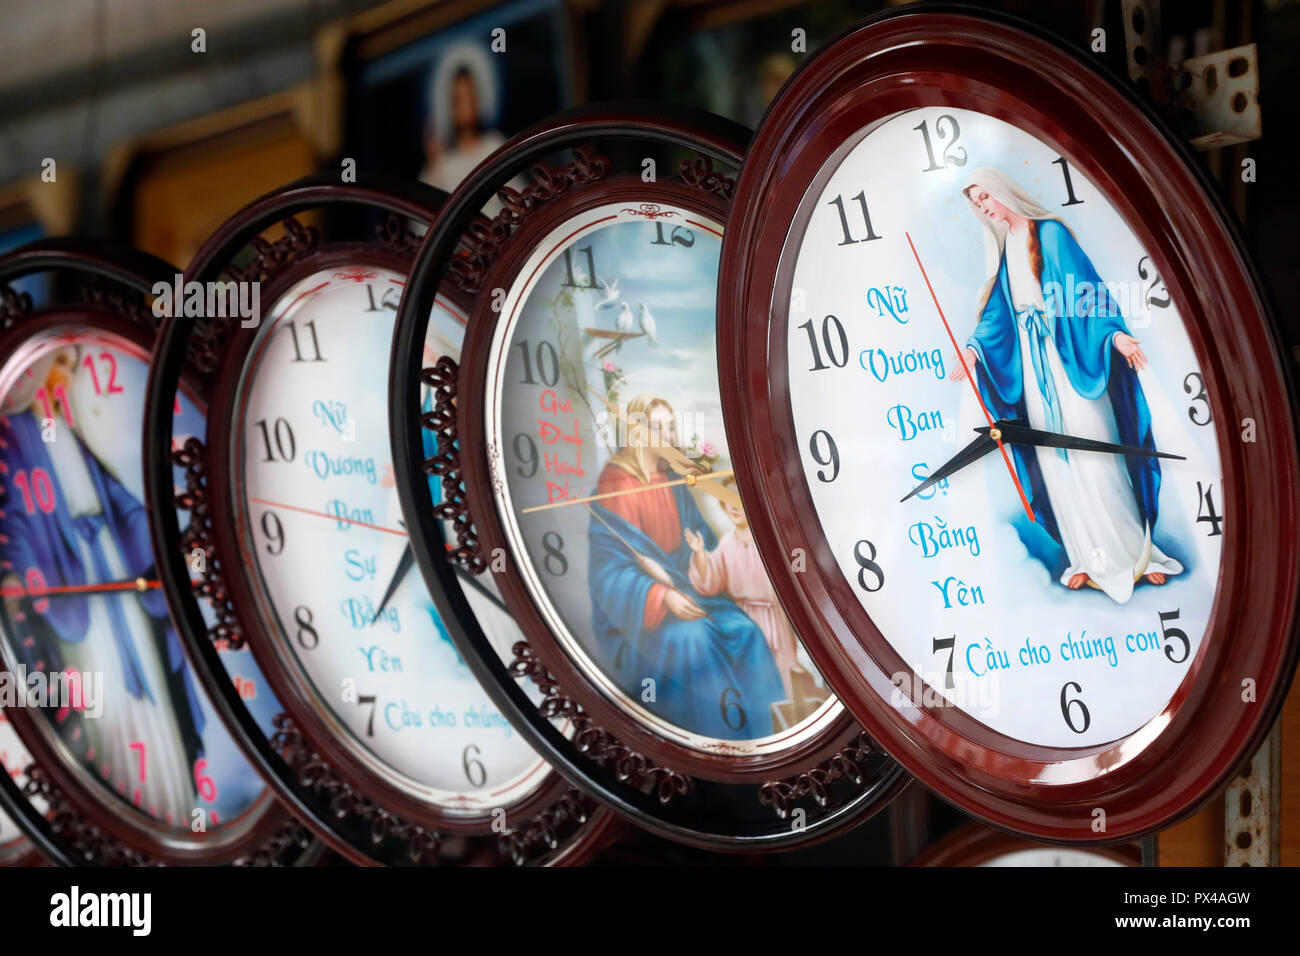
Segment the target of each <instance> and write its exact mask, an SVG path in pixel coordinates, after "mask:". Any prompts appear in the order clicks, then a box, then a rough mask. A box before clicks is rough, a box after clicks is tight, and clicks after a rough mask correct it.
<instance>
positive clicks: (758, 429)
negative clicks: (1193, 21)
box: [718, 9, 1300, 843]
mask: <svg viewBox="0 0 1300 956" xmlns="http://www.w3.org/2000/svg"><path fill="white" fill-rule="evenodd" d="M1084 57H1085V54H1082V53H1076V52H1074V51H1073V50H1071V49H1070V48H1068V47H1066V46H1064V45H1061V44H1059V43H1058V42H1056V41H1054V40H1053V39H1051V38H1049V37H1048V36H1046V35H1044V34H1042V33H1040V32H1038V31H1035V30H1031V29H1029V28H1027V27H1025V26H1022V25H1021V24H1019V23H1018V22H1016V21H1012V20H1009V19H1006V18H1003V17H998V16H993V15H981V14H972V13H963V12H951V11H936V10H932V9H928V10H919V9H918V10H911V9H908V10H903V11H898V12H895V13H894V14H892V15H889V16H883V17H880V18H877V19H873V20H870V21H867V22H866V23H864V24H863V25H862V26H860V27H859V28H857V29H855V30H854V31H852V32H850V33H848V34H846V35H845V36H843V37H841V38H840V39H839V40H836V41H835V42H834V43H832V44H831V45H830V46H828V47H827V48H825V49H824V50H822V51H820V52H819V53H818V54H817V55H816V57H814V58H811V59H810V60H809V61H808V62H807V63H806V64H805V65H804V67H803V68H801V70H800V71H799V72H798V73H796V74H795V76H794V77H793V78H792V79H791V81H790V83H789V85H788V86H787V87H786V88H785V90H784V92H783V93H782V94H781V96H780V97H779V98H778V100H777V101H776V102H775V103H774V104H773V106H772V108H771V110H770V112H769V113H768V115H767V118H766V119H765V120H764V122H763V125H762V127H761V128H760V129H759V130H758V132H757V134H756V136H755V139H754V142H753V144H752V146H751V150H750V152H749V154H748V158H747V160H746V164H745V168H744V171H743V172H742V174H741V177H740V181H739V183H738V184H737V191H736V197H735V200H734V204H735V210H736V212H735V214H734V216H735V218H736V222H735V223H733V225H732V227H731V229H729V230H728V233H727V237H726V239H725V240H724V243H723V254H722V265H721V275H722V280H721V283H720V286H719V300H718V301H719V336H720V337H721V338H722V339H724V340H726V341H730V342H735V343H738V346H737V348H735V349H729V350H725V351H722V352H721V353H720V355H719V365H720V371H721V377H722V397H723V408H724V413H725V419H726V422H727V426H728V428H729V429H730V430H731V432H732V434H734V435H735V436H736V437H735V438H734V441H733V446H732V447H733V449H734V454H735V456H736V472H737V476H738V481H739V485H740V490H741V492H742V493H744V494H745V497H746V501H753V502H757V503H759V505H758V506H756V507H755V508H754V509H753V520H752V526H753V529H754V537H755V540H756V541H757V543H758V547H759V549H760V550H761V552H762V554H763V557H764V559H765V563H766V566H767V569H768V571H769V573H770V574H771V577H772V580H773V582H774V585H775V590H776V592H777V594H778V595H779V596H780V597H781V598H782V600H783V602H784V603H785V606H786V608H787V611H788V612H789V614H790V617H791V620H792V622H793V623H794V626H795V628H796V630H798V631H799V633H800V634H801V635H803V636H804V637H805V640H806V641H807V644H808V647H809V650H810V651H811V652H812V655H813V657H814V660H815V661H816V662H817V664H818V665H819V667H820V668H821V669H822V671H823V672H824V673H825V674H826V676H827V678H828V680H829V681H830V683H831V686H832V687H834V688H835V689H836V690H837V691H838V692H839V693H840V694H841V695H842V699H843V700H844V702H845V706H846V707H848V708H849V709H850V710H851V712H852V713H853V714H854V715H855V716H856V717H857V718H858V719H860V720H861V721H862V722H863V724H864V726H865V727H866V728H867V730H868V732H870V733H871V734H873V736H875V737H876V739H878V740H879V741H880V743H881V745H882V746H883V747H884V748H885V749H886V750H887V751H888V752H889V753H890V754H891V755H893V756H894V757H895V758H896V759H898V760H899V761H900V762H901V763H902V764H903V765H904V766H905V767H907V768H908V769H909V770H910V771H912V772H913V773H915V774H916V775H917V776H918V777H919V778H921V779H922V780H924V781H925V782H926V783H927V784H928V785H929V786H931V787H932V788H933V789H934V790H935V791H937V792H938V793H939V794H941V795H942V796H944V797H945V798H947V799H948V800H950V801H952V802H953V803H955V804H957V805H958V806H959V807H961V808H962V809H964V810H966V811H967V812H969V813H971V814H974V815H975V816H977V817H980V818H982V819H983V820H985V821H987V822H990V823H992V824H995V825H997V826H999V827H1002V828H1005V829H1010V830H1015V831H1019V832H1021V833H1024V834H1027V835H1030V836H1033V837H1035V838H1038V839H1045V840H1053V841H1075V842H1096V843H1100V842H1108V841H1119V840H1126V839H1131V838H1133V837H1135V836H1137V835H1140V834H1143V833H1146V832H1149V831H1152V830H1155V829H1157V828H1159V827H1162V826H1165V825H1167V824H1169V823H1170V822H1172V821H1173V820H1175V819H1178V818H1180V817H1182V816H1183V815H1185V814H1187V813H1190V812H1191V811H1192V810H1193V809H1195V807H1196V806H1197V805H1198V804H1200V803H1201V802H1202V801H1204V800H1205V799H1206V798H1208V797H1209V796H1211V795H1212V794H1213V793H1215V792H1216V791H1217V789H1218V788H1219V787H1221V786H1222V785H1223V784H1224V783H1225V782H1226V780H1227V779H1228V777H1229V775H1230V774H1231V773H1232V772H1233V771H1234V770H1235V768H1236V767H1237V765H1238V764H1239V763H1241V762H1242V761H1243V760H1244V759H1247V758H1248V757H1249V756H1250V755H1251V754H1252V753H1253V752H1254V749H1255V748H1256V747H1258V745H1259V743H1260V741H1261V740H1262V739H1263V737H1264V735H1265V734H1266V733H1267V731H1268V729H1269V727H1270V726H1271V724H1272V722H1273V719H1274V717H1275V716H1276V714H1277V712H1278V708H1279V707H1280V705H1281V702H1282V700H1283V697H1284V695H1285V691H1286V688H1287V684H1288V682H1289V681H1290V679H1291V675H1292V673H1293V671H1294V669H1295V664H1296V650H1297V640H1296V626H1295V625H1296V600H1297V593H1296V580H1297V576H1296V574H1297V568H1296V562H1297V555H1296V554H1295V549H1294V548H1291V547H1289V545H1287V544H1285V542H1288V541H1290V540H1291V539H1292V538H1293V536H1294V533H1295V529H1296V527H1297V508H1298V507H1300V502H1298V501H1297V498H1298V496H1300V483H1298V482H1297V445H1296V429H1295V419H1294V415H1293V412H1292V407H1291V404H1290V401H1291V396H1292V391H1291V388H1292V383H1291V381H1290V378H1289V374H1288V373H1289V369H1288V365H1289V363H1288V362H1287V361H1285V356H1283V355H1282V354H1281V352H1280V350H1279V346H1278V339H1277V337H1276V334H1275V328H1274V324H1273V321H1272V318H1271V316H1270V311H1269V308H1268V305H1267V301H1266V295H1265V292H1264V290H1263V289H1262V287H1261V284H1260V282H1259V280H1258V278H1257V277H1256V274H1255V271H1254V269H1253V268H1252V266H1251V263H1250V260H1249V258H1248V257H1247V255H1246V253H1245V252H1244V250H1243V247H1242V245H1241V242H1240V240H1239V238H1238V235H1237V233H1236V231H1235V229H1234V227H1233V224H1232V223H1231V221H1230V218H1229V216H1228V215H1227V214H1226V212H1225V211H1224V209H1223V207H1222V205H1221V204H1220V202H1219V201H1218V199H1217V198H1216V197H1215V195H1214V194H1213V192H1212V191H1211V190H1210V189H1209V188H1207V186H1206V184H1205V182H1204V181H1203V180H1202V178H1201V176H1200V173H1199V171H1198V168H1197V166H1196V165H1195V163H1194V162H1193V161H1192V160H1191V159H1190V158H1189V156H1188V154H1187V153H1186V151H1185V150H1184V149H1182V148H1181V147H1180V146H1179V144H1178V143H1177V142H1176V141H1175V140H1174V139H1173V138H1172V137H1171V136H1170V135H1169V134H1168V133H1167V132H1166V130H1165V129H1164V127H1162V126H1161V124H1160V123H1159V122H1158V121H1157V120H1156V119H1154V118H1153V117H1152V116H1151V115H1150V114H1149V113H1148V112H1147V111H1146V110H1145V109H1144V108H1143V106H1142V105H1141V104H1140V103H1139V101H1138V100H1137V99H1136V97H1135V96H1133V95H1132V94H1131V93H1130V92H1129V91H1128V90H1126V89H1125V88H1124V87H1123V86H1121V85H1119V84H1118V83H1116V82H1114V81H1112V80H1111V79H1109V78H1108V77H1107V76H1105V75H1103V74H1101V73H1099V72H1097V70H1096V69H1095V67H1094V66H1093V65H1092V64H1091V63H1089V62H1087V61H1086V60H1085V58H1084Z"/></svg>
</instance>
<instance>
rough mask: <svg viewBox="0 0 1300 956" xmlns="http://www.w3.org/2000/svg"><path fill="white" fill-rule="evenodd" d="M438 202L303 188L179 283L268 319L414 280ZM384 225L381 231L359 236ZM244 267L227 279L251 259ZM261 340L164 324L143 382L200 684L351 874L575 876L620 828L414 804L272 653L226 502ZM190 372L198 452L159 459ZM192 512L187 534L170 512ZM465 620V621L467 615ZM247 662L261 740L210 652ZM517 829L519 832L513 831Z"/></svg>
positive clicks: (247, 224) (422, 192) (584, 812)
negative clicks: (327, 292) (232, 447)
mask: <svg viewBox="0 0 1300 956" xmlns="http://www.w3.org/2000/svg"><path fill="white" fill-rule="evenodd" d="M443 198H444V197H443V195H442V194H441V193H439V192H437V191H436V190H432V189H429V188H427V187H424V186H421V185H419V184H418V183H413V184H397V183H387V182H385V183H382V184H381V183H379V182H374V181H371V182H367V183H363V184H341V183H339V182H337V181H336V180H333V179H326V178H323V177H318V178H309V179H304V180H300V181H298V182H296V183H293V184H290V185H288V186H286V187H284V188H282V189H279V190H276V191H275V192H272V193H270V194H268V195H266V196H264V197H262V198H261V199H258V200H256V201H254V202H253V203H251V204H250V205H249V206H247V207H246V208H245V209H244V210H242V211H241V212H240V213H238V214H237V215H235V216H234V217H233V218H232V219H231V220H229V221H228V222H227V223H225V224H224V225H223V226H222V227H221V229H219V230H218V231H217V232H216V234H214V235H213V236H212V237H211V238H210V239H209V240H208V241H207V242H206V243H205V244H204V246H203V248H202V249H201V250H200V251H199V253H198V254H197V255H196V256H195V258H194V261H193V262H192V263H191V265H190V268H189V270H188V271H187V272H186V274H185V281H186V282H190V281H197V282H201V283H202V282H208V281H213V280H216V279H217V278H218V277H219V276H222V275H225V276H228V277H229V278H231V279H234V280H237V281H246V282H259V283H261V286H262V287H261V293H260V300H261V302H262V303H263V304H264V311H265V312H269V311H270V310H271V309H272V308H273V307H274V303H276V302H277V301H278V300H279V299H280V297H281V296H283V295H284V294H285V292H287V291H288V290H289V289H291V288H293V287H294V286H295V285H296V284H297V283H298V282H299V281H301V280H302V279H303V278H304V277H306V276H308V275H312V274H315V273H318V272H320V271H321V270H324V269H329V268H342V267H355V266H365V267H379V268H386V269H391V270H393V271H395V272H398V273H400V274H402V275H405V274H407V273H408V272H409V269H410V266H411V262H412V260H413V258H414V255H415V252H416V249H417V248H418V246H419V242H420V239H419V237H418V236H417V235H416V233H415V232H413V231H412V229H411V227H410V223H412V222H414V223H418V224H423V225H427V224H428V223H430V222H432V221H433V219H434V218H435V217H436V215H437V210H438V208H439V206H440V205H441V203H442V201H443ZM340 210H344V211H347V212H351V213H354V214H359V215H357V216H356V218H357V219H359V220H360V224H356V223H352V224H349V225H347V226H345V227H343V228H342V229H340V230H338V231H340V232H342V233H345V234H346V238H340V237H331V238H326V237H325V236H324V235H323V231H324V230H323V227H319V226H316V225H304V224H303V223H302V222H301V221H300V217H302V215H303V213H321V214H329V213H335V212H338V211H340ZM369 218H375V219H379V220H380V222H379V225H378V226H377V228H372V227H369V226H367V225H366V224H365V222H366V220H367V219H369ZM276 226H280V227H282V228H283V234H282V235H281V236H280V237H279V238H277V239H275V240H274V241H270V240H268V239H266V238H264V237H263V233H265V232H267V231H268V230H271V229H273V228H274V227H276ZM250 247H251V249H252V251H253V256H252V259H251V260H250V261H248V262H245V263H243V264H241V265H236V264H235V263H236V261H237V257H239V256H240V255H241V253H242V252H243V251H244V250H246V249H248V248H250ZM257 333H258V329H256V328H249V329H244V328H242V327H241V325H240V323H239V322H238V321H237V320H236V319H231V318H220V317H214V318H201V319H198V320H195V321H192V322H191V321H186V322H176V323H171V325H170V326H169V328H168V329H167V331H166V333H165V335H164V336H163V337H162V339H161V341H160V343H159V347H158V350H157V352H156V353H155V362H154V367H153V370H152V374H151V376H150V381H149V407H148V412H147V416H146V423H147V425H146V433H147V435H148V436H149V441H148V444H147V455H146V473H147V480H148V487H149V488H150V491H151V494H153V495H155V496H157V497H156V500H159V501H162V500H166V498H167V497H168V496H169V495H170V494H171V492H172V476H171V468H172V465H173V464H177V465H180V466H182V467H184V469H185V474H186V486H185V488H183V489H180V490H179V491H178V493H176V494H175V504H176V508H161V509H156V510H155V513H154V514H153V515H151V519H152V520H153V524H152V530H153V535H154V543H155V548H156V549H157V553H159V554H161V555H163V556H164V557H163V560H162V561H161V562H160V565H159V570H160V577H161V578H162V581H163V584H164V587H165V588H166V589H167V594H168V598H169V600H170V601H172V602H173V608H174V610H175V612H176V613H177V616H178V617H179V618H180V621H181V625H182V626H181V632H182V634H183V637H184V640H185V641H186V642H187V643H188V645H189V647H190V650H191V653H192V654H194V655H195V656H196V657H198V658H200V659H202V660H203V661H204V664H205V668H204V673H203V678H204V683H205V686H206V687H207V689H208V692H209V693H210V694H211V695H212V696H213V698H214V700H215V701H216V702H217V705H218V708H219V710H220V711H221V715H222V717H223V719H225V721H226V722H227V724H228V725H230V727H231V730H232V732H234V733H237V735H238V736H239V738H240V740H241V743H242V744H243V745H244V747H245V748H246V749H247V750H248V751H249V752H250V753H251V754H252V755H253V756H254V758H255V759H256V760H257V762H258V764H259V766H260V767H261V768H262V770H263V772H264V774H265V775H266V776H267V778H268V779H269V780H271V781H272V783H273V785H274V786H275V789H276V790H277V792H278V793H279V794H280V796H281V798H282V799H283V800H284V801H285V802H286V803H287V804H288V805H289V806H292V807H293V808H294V811H295V813H296V814H297V815H298V816H299V817H300V818H301V819H302V820H303V821H304V822H306V823H307V824H308V825H309V826H310V827H311V828H312V829H313V830H314V831H315V832H316V833H317V834H318V835H319V836H320V837H321V839H323V840H325V841H326V842H327V843H329V845H330V846H332V847H333V848H334V849H335V850H337V851H338V852H339V853H341V854H343V855H344V856H345V857H347V858H348V859H350V860H352V861H353V862H356V863H360V864H369V865H373V864H380V865H383V864H389V865H428V864H443V865H447V864H451V863H455V862H459V861H463V862H470V863H479V864H481V863H500V862H507V863H516V864H523V863H542V864H547V865H553V864H565V863H574V862H581V861H582V860H584V859H586V858H587V857H588V856H589V855H590V854H591V853H592V852H594V851H595V850H597V849H599V848H601V847H602V846H603V845H604V844H605V842H606V841H607V840H608V839H609V837H610V835H611V827H612V824H613V822H614V818H613V817H612V815H611V814H609V813H608V812H605V811H602V810H600V809H599V808H597V807H596V806H595V804H594V803H593V801H591V800H590V799H589V798H587V797H586V796H584V795H583V794H581V793H579V792H578V791H575V790H573V789H572V788H570V787H569V786H568V785H567V784H566V783H565V781H564V780H563V778H561V777H560V776H558V775H556V774H551V775H550V779H548V780H547V781H546V782H545V783H543V784H542V785H540V786H539V787H537V788H535V789H534V790H532V791H531V792H530V793H529V794H528V795H527V796H525V797H524V798H522V799H521V800H518V801H516V803H514V804H512V805H509V806H508V807H505V808H503V809H505V810H506V811H507V813H506V820H507V822H508V829H507V830H505V831H504V832H497V829H496V828H495V827H494V826H493V823H494V818H493V816H492V815H491V813H489V812H488V811H483V812H479V813H470V812H456V813H448V812H445V811H443V810H441V809H439V808H437V807H435V806H432V805H430V804H428V803H425V802H422V801H420V800H418V799H416V798H414V797H412V796H411V795H410V794H408V793H406V792H404V791H402V790H401V789H399V788H398V787H396V786H394V785H393V784H391V783H390V782H389V781H386V780H384V779H383V778H381V777H379V776H377V775H376V774H374V773H373V771H370V770H368V769H367V768H366V767H365V765H364V764H363V763H362V762H361V761H359V760H358V759H357V758H356V756H355V755H354V754H353V753H352V752H350V751H349V750H348V749H347V748H346V747H345V746H344V745H343V744H342V743H340V742H339V740H338V739H337V737H336V736H335V733H336V732H335V729H334V728H332V727H331V726H330V725H329V724H328V723H327V722H326V721H325V720H324V719H322V717H321V715H320V714H319V711H318V709H317V708H318V706H319V705H318V704H316V703H314V702H313V700H312V699H311V697H310V696H309V692H308V691H307V690H305V689H304V688H303V687H302V685H301V683H300V682H299V681H297V680H295V679H293V678H292V677H291V676H290V675H289V673H288V670H287V668H286V665H285V664H284V663H283V661H282V660H281V658H280V657H279V656H278V655H277V653H276V652H275V651H274V650H273V648H272V643H273V642H274V641H276V640H278V639H279V637H278V636H277V635H273V634H271V633H270V632H269V631H268V628H267V626H266V624H265V623H264V622H263V620H262V618H261V617H260V616H259V615H258V614H257V612H256V611H255V610H254V608H255V603H256V596H255V594H254V590H253V587H254V586H253V584H252V583H251V582H250V581H249V579H248V578H247V577H246V576H245V575H244V574H243V573H242V572H240V571H238V570H235V571H232V570H231V568H232V567H235V568H238V565H239V554H240V543H239V542H240V540H241V537H242V536H241V534H240V529H239V528H238V526H237V521H238V518H237V517H236V512H237V509H235V508H234V507H233V502H234V501H235V498H236V496H237V495H238V493H239V488H238V487H237V486H236V484H234V483H235V482H236V481H237V479H236V477H235V476H233V475H232V473H231V469H230V468H229V465H228V462H227V457H226V449H227V448H228V446H229V440H230V439H229V435H228V433H227V429H228V428H229V427H230V423H231V421H232V419H233V415H234V411H233V410H234V408H235V406H236V402H237V399H238V397H239V380H240V374H239V373H240V369H241V368H242V366H243V363H244V361H245V358H246V353H247V351H248V349H249V348H250V346H251V345H252V344H253V342H254V341H255V340H256V336H257ZM187 359H188V361H189V363H190V364H191V365H192V366H193V367H194V368H195V369H196V371H197V377H196V379H195V387H196V388H197V391H198V394H199V395H200V396H202V397H203V398H204V399H205V400H207V401H208V402H209V417H208V435H207V439H206V441H201V440H199V439H197V438H191V439H189V440H188V441H186V443H185V444H184V446H183V447H181V448H179V449H177V450H176V451H175V452H173V453H172V454H171V455H169V454H167V449H168V448H169V447H170V444H171V442H170V436H171V433H172V413H171V409H172V403H173V396H174V394H175V390H176V387H177V381H178V379H177V373H178V371H179V369H180V368H181V366H182V364H183V363H184V362H185V361H186V360H187ZM177 508H178V509H183V510H187V511H189V512H190V523H189V526H188V528H187V529H186V531H185V532H183V533H182V532H181V530H180V526H179V523H178V521H177V513H176V509H177ZM196 549H197V551H198V552H201V553H202V554H203V555H204V557H205V561H204V570H203V572H202V573H201V574H199V575H198V578H199V580H198V581H197V582H196V583H194V584H193V585H191V576H190V570H191V569H190V566H189V565H188V563H187V559H188V558H189V557H190V556H191V555H192V554H193V553H194V552H195V551H196ZM200 600H203V601H205V602H207V604H208V605H209V606H210V607H211V608H212V610H213V611H214V612H215V615H216V623H215V624H214V625H213V626H211V627H209V626H208V625H207V623H206V622H205V621H204V620H203V618H202V616H201V613H200V605H199V601H200ZM466 613H469V612H468V611H466ZM220 642H224V643H225V644H227V645H229V646H231V647H243V646H247V647H249V648H250V649H251V650H252V652H253V654H254V657H255V658H256V660H257V662H258V665H259V667H260V668H261V670H262V673H263V674H264V675H265V677H266V679H267V681H268V682H269V683H270V685H271V689H272V690H273V691H274V693H275V694H276V697H277V699H278V700H279V701H280V702H281V704H282V706H283V707H284V708H285V711H286V712H285V713H283V714H280V715H279V716H277V717H276V718H275V732H274V734H273V735H272V736H271V737H270V738H268V737H267V736H266V735H265V734H264V733H263V732H262V730H261V729H260V728H259V727H258V725H257V723H256V721H255V720H254V719H253V717H252V715H251V714H250V713H249V711H248V710H247V708H246V706H245V705H244V703H243V701H242V699H241V698H240V695H239V692H238V689H237V688H236V687H235V684H234V682H233V680H232V676H231V675H230V674H229V673H228V672H227V671H226V670H225V668H224V667H223V666H222V664H221V659H220V657H219V656H218V655H217V651H216V647H217V645H218V643H220ZM516 820H518V821H522V822H520V823H517V824H516V823H514V822H513V821H516Z"/></svg>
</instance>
